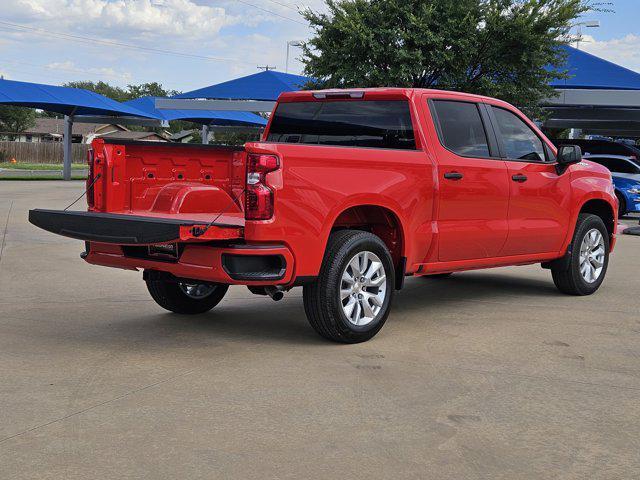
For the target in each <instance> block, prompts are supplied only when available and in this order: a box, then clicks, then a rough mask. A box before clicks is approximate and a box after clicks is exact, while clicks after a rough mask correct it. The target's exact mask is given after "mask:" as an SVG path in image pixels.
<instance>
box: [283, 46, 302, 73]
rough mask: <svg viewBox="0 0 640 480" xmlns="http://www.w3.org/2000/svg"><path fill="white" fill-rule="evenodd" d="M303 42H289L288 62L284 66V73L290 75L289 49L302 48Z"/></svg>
mask: <svg viewBox="0 0 640 480" xmlns="http://www.w3.org/2000/svg"><path fill="white" fill-rule="evenodd" d="M301 46H302V40H289V41H288V42H287V61H286V62H285V66H284V73H289V47H301Z"/></svg>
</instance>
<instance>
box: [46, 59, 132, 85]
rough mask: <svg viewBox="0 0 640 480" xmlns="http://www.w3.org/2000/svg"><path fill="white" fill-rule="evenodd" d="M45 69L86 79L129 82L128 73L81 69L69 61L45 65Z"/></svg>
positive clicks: (105, 69) (92, 68) (107, 68)
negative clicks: (79, 75)
mask: <svg viewBox="0 0 640 480" xmlns="http://www.w3.org/2000/svg"><path fill="white" fill-rule="evenodd" d="M46 68H47V69H49V70H51V71H63V72H71V73H79V74H84V75H85V76H86V77H87V78H93V77H97V78H99V79H102V78H103V77H109V78H114V79H119V80H122V81H130V80H131V73H130V72H121V71H117V70H115V69H114V68H111V67H97V68H96V67H91V68H82V67H78V66H76V64H75V63H73V62H72V61H70V60H67V61H64V62H52V63H49V64H47V65H46Z"/></svg>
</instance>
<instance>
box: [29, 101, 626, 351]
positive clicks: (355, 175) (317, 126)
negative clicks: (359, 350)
mask: <svg viewBox="0 0 640 480" xmlns="http://www.w3.org/2000/svg"><path fill="white" fill-rule="evenodd" d="M89 166H90V175H89V179H88V181H87V186H88V189H87V197H88V204H89V208H88V211H82V212H77V211H52V210H40V209H36V210H32V211H31V212H30V221H31V222H32V223H33V224H35V225H37V226H39V227H41V228H44V229H46V230H48V231H51V232H54V233H58V234H60V235H66V236H68V237H72V238H77V239H81V240H85V242H86V251H85V252H83V254H82V257H83V258H84V259H85V260H86V261H87V262H89V263H92V264H95V265H104V266H109V267H116V268H124V269H130V270H140V269H141V270H143V271H144V277H143V278H144V280H145V281H146V284H147V287H148V290H149V292H150V294H151V296H152V297H153V299H154V300H155V301H156V302H157V303H158V304H159V305H160V306H162V307H164V308H165V309H168V310H170V311H173V312H176V313H187V314H197V313H203V312H206V311H208V310H210V309H211V308H213V307H214V306H215V305H216V304H218V303H219V302H220V300H221V299H222V298H223V297H224V295H225V293H226V291H227V289H228V286H229V285H238V284H239V285H246V286H247V287H248V288H249V290H250V291H251V292H253V293H255V294H261V295H269V296H271V297H272V298H273V299H276V300H278V299H280V298H281V297H282V295H283V293H284V292H286V291H288V290H289V289H291V288H292V287H296V286H302V287H303V292H304V294H303V298H304V308H305V312H306V314H307V317H308V319H309V322H310V323H311V325H312V326H313V328H314V329H315V330H316V331H317V332H318V333H319V334H320V335H322V336H323V337H326V338H328V339H331V340H335V341H339V342H347V343H354V342H361V341H364V340H368V339H370V338H371V337H373V336H374V335H375V334H376V333H377V332H378V331H379V330H380V328H382V325H383V324H384V322H385V320H386V319H387V316H388V315H389V310H390V307H391V302H392V299H393V297H394V291H395V290H397V289H400V288H401V287H402V285H403V280H404V278H405V277H406V276H418V275H428V276H432V277H442V276H446V275H449V274H451V273H452V272H457V271H462V270H470V269H478V268H488V267H498V266H504V265H524V264H532V263H541V264H542V266H543V267H545V268H548V269H550V270H551V273H552V276H553V281H554V282H555V284H556V286H557V287H558V289H559V290H560V291H562V292H564V293H568V294H573V295H588V294H591V293H593V292H595V291H596V290H597V289H598V287H599V286H600V284H601V283H602V281H603V279H604V276H605V273H606V270H607V264H608V259H609V253H610V252H611V250H612V249H613V246H614V242H615V220H614V219H615V218H617V202H616V197H615V194H614V190H613V186H612V182H611V175H610V173H609V171H608V170H606V169H605V168H604V167H601V166H599V165H597V164H593V163H589V162H587V161H584V160H583V159H582V158H581V152H580V149H579V147H576V146H571V145H567V146H562V147H560V148H559V149H556V147H554V145H553V144H552V143H551V142H550V141H549V140H548V139H547V138H546V137H545V136H544V135H543V134H542V133H541V132H540V131H539V130H538V128H536V126H535V125H534V124H533V123H532V122H531V121H530V120H528V119H527V118H526V117H525V116H524V115H523V114H522V113H521V112H519V111H518V110H517V109H516V108H514V107H513V106H511V105H509V104H507V103H505V102H502V101H499V100H495V99H492V98H486V97H480V96H475V95H468V94H462V93H454V92H445V91H437V90H424V89H401V88H379V89H363V90H324V91H302V92H292V93H285V94H283V95H281V96H280V98H279V100H278V103H277V105H276V107H275V110H274V112H273V114H272V115H271V117H270V121H269V124H268V126H267V128H266V130H265V132H264V135H263V137H262V141H260V142H255V143H248V144H246V145H245V146H244V147H239V148H230V147H229V148H227V147H218V146H203V145H182V144H153V143H127V142H122V141H109V140H96V141H95V142H94V143H93V146H92V152H91V153H90V158H89Z"/></svg>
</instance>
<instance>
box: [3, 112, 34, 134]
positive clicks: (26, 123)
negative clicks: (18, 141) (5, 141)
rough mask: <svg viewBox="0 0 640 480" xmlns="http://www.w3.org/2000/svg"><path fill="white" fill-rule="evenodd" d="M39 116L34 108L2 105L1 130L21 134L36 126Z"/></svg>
mask: <svg viewBox="0 0 640 480" xmlns="http://www.w3.org/2000/svg"><path fill="white" fill-rule="evenodd" d="M36 118H37V114H36V111H35V110H34V109H33V108H25V107H14V106H13V105H0V130H1V131H3V132H11V133H20V132H24V131H25V130H27V129H29V128H31V127H33V126H34V125H35V124H36Z"/></svg>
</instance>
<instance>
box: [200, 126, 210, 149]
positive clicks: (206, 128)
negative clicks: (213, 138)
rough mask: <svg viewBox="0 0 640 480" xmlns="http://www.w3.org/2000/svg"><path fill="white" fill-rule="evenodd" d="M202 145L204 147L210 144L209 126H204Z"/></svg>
mask: <svg viewBox="0 0 640 480" xmlns="http://www.w3.org/2000/svg"><path fill="white" fill-rule="evenodd" d="M202 144H203V145H208V144H209V125H203V126H202Z"/></svg>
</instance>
